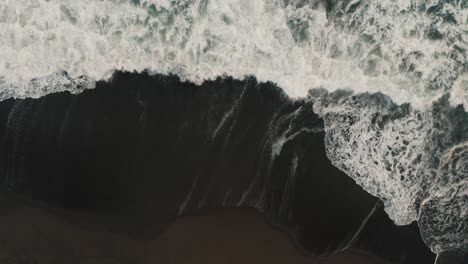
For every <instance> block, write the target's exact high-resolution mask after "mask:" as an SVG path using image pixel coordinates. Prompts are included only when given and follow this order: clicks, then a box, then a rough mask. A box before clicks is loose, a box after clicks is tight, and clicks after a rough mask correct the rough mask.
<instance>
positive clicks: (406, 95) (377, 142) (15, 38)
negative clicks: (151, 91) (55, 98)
mask: <svg viewBox="0 0 468 264" xmlns="http://www.w3.org/2000/svg"><path fill="white" fill-rule="evenodd" d="M0 36H2V37H1V38H0V100H3V99H6V98H10V97H16V98H25V97H35V98H37V97H41V96H43V95H46V94H49V93H54V92H59V91H69V92H72V93H79V92H81V91H83V90H85V89H92V88H93V87H94V86H95V82H96V81H99V80H108V79H109V78H111V76H112V73H113V72H114V71H115V70H123V71H137V72H142V71H145V72H148V73H154V74H156V73H158V74H161V73H162V74H175V75H177V76H179V77H180V78H181V79H182V80H185V81H190V82H194V83H197V84H201V83H202V82H203V81H205V80H209V79H214V78H217V77H218V76H232V77H234V78H238V79H243V78H246V77H247V76H255V77H256V78H257V79H258V80H260V81H271V82H274V83H276V84H277V85H278V86H279V87H281V88H282V89H283V90H284V91H285V92H286V93H287V94H288V95H289V96H291V97H293V98H307V100H313V101H314V111H315V112H316V113H318V114H319V115H320V116H321V117H322V118H323V119H324V120H325V127H326V138H325V144H326V149H327V156H328V158H329V159H330V160H331V161H332V163H333V164H334V165H335V166H336V167H338V168H339V169H341V170H342V171H344V172H346V173H347V174H348V175H349V176H350V177H351V178H353V179H354V180H355V181H356V183H357V184H359V185H360V186H361V187H362V188H363V189H364V190H366V191H367V192H369V193H371V194H372V195H374V196H376V197H378V198H380V199H381V200H382V201H383V202H384V205H385V210H386V212H387V214H388V215H389V216H390V218H391V219H392V220H393V221H394V222H395V223H396V224H398V225H407V224H410V223H411V222H413V221H418V224H419V226H420V228H421V233H422V236H423V239H424V240H425V242H426V244H427V245H428V246H429V247H430V248H431V250H432V251H434V252H435V253H438V254H439V253H442V252H444V251H451V250H462V251H465V252H466V251H468V141H467V140H468V115H467V114H466V112H465V108H466V107H468V1H466V0H383V1H371V0H309V1H307V0H258V1H250V0H179V1H175V0H172V1H171V0H159V1H158V0H99V1H98V0H83V1H72V0H16V1H13V0H3V1H1V2H0ZM273 147H274V146H273ZM311 162H312V161H311Z"/></svg>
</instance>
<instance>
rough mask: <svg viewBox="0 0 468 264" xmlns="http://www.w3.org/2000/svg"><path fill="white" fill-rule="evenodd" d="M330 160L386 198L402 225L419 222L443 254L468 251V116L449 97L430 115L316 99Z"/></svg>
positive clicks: (355, 100)
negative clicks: (323, 123)
mask: <svg viewBox="0 0 468 264" xmlns="http://www.w3.org/2000/svg"><path fill="white" fill-rule="evenodd" d="M312 100H315V103H314V112H316V113H318V114H319V115H320V116H321V117H322V118H323V119H324V122H325V132H326V134H325V146H326V151H327V156H328V157H329V159H330V160H331V162H332V163H333V164H334V165H335V166H336V167H337V168H339V169H340V170H342V171H344V172H345V173H346V174H347V175H349V176H350V177H351V178H352V179H354V180H355V182H356V183H357V184H359V185H360V186H361V187H362V188H363V189H364V190H365V191H367V192H369V193H370V194H372V195H374V196H376V197H378V198H380V199H381V200H382V201H383V203H384V205H385V211H386V212H387V214H388V215H389V217H390V218H391V219H392V220H393V221H394V222H395V223H396V224H398V225H407V224H410V223H411V222H413V221H418V223H419V226H420V230H421V234H422V237H423V239H424V241H425V242H426V244H427V245H428V246H429V247H430V248H431V250H432V251H433V252H435V253H437V254H440V253H442V252H445V251H454V250H455V251H458V250H461V251H463V252H467V251H468V237H467V234H468V233H467V232H468V226H467V224H468V189H467V187H468V171H467V166H468V154H467V153H468V143H467V142H468V133H467V132H468V126H467V124H468V115H467V114H466V112H464V110H463V109H460V108H453V107H451V106H450V104H449V102H448V98H447V97H446V98H445V99H441V100H439V101H438V102H436V103H434V105H433V106H432V107H431V108H430V109H428V110H425V111H421V110H417V109H414V108H412V107H411V106H410V105H409V104H405V105H397V104H395V103H393V102H392V101H391V99H390V98H389V97H387V96H384V95H382V94H360V95H354V94H353V93H351V92H349V91H336V92H333V93H329V94H327V93H323V92H320V91H317V92H315V93H314V92H312Z"/></svg>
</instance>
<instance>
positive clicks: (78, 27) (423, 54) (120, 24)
mask: <svg viewBox="0 0 468 264" xmlns="http://www.w3.org/2000/svg"><path fill="white" fill-rule="evenodd" d="M321 2H324V1H318V0H310V1H286V0H282V1H280V0H261V1H248V0H229V1H224V0H223V1H221V0H210V1H208V0H181V1H174V0H173V1H170V0H153V1H149V0H146V1H145V0H140V1H138V0H133V1H130V0H102V1H97V0H83V1H72V0H47V1H46V0H15V1H13V0H4V1H2V2H1V3H0V35H1V36H2V38H0V99H2V98H3V99H4V98H6V97H10V96H14V97H26V96H31V97H38V96H41V95H44V94H46V93H50V92H54V91H61V90H71V91H74V92H78V91H80V90H82V89H83V88H88V87H92V86H93V84H92V82H94V81H96V80H102V79H104V80H105V79H108V78H109V77H110V76H111V74H112V72H113V71H114V70H116V69H119V70H129V71H133V70H136V71H143V70H149V71H153V72H158V73H175V74H177V75H179V76H180V77H182V78H183V79H188V80H191V81H193V82H196V83H201V82H202V81H203V80H206V79H212V78H215V77H217V76H219V75H225V74H228V75H231V76H234V77H236V78H243V77H244V76H246V75H254V76H256V77H257V78H258V79H259V80H262V81H274V82H276V83H278V85H279V86H281V87H283V88H284V89H285V91H286V92H287V93H288V94H289V95H291V96H293V97H298V96H304V95H306V93H307V91H308V90H309V89H310V88H314V87H322V88H325V89H327V90H329V91H331V90H335V89H337V88H347V89H351V90H353V91H355V92H369V91H371V92H376V91H381V92H383V93H385V94H387V95H389V96H391V97H392V99H393V100H394V101H396V102H411V103H412V104H413V105H415V106H425V105H427V104H429V103H430V102H432V101H433V100H434V99H435V98H438V97H440V95H441V94H443V93H445V92H447V91H451V90H452V86H453V83H454V82H456V83H457V85H458V86H457V87H458V88H457V90H456V91H454V93H460V91H462V92H464V91H465V90H466V81H462V80H460V79H459V78H462V77H459V76H461V72H463V71H464V70H466V69H464V68H463V67H464V64H466V61H467V46H468V37H467V30H468V22H467V20H468V12H467V8H465V7H464V6H462V5H463V1H457V0H454V1H451V2H453V3H452V4H445V5H444V6H443V10H442V11H440V10H439V11H438V12H439V13H442V15H440V14H439V13H438V14H439V15H440V16H438V15H437V14H434V12H429V11H427V10H430V8H431V7H433V6H436V5H437V4H440V3H438V1H436V0H434V1H430V2H428V1H423V0H412V1H401V0H400V1H397V0H386V1H369V0H367V1H366V0H361V1H359V0H358V1H342V2H339V1H337V4H336V6H335V7H334V9H333V10H332V11H331V12H329V14H328V18H327V12H325V10H324V9H325V8H324V7H323V5H321V4H320V3H321ZM424 3H425V4H424ZM351 11H352V12H351ZM346 12H348V13H346ZM342 13H344V14H342ZM447 14H448V15H447ZM443 15H446V16H447V17H449V18H450V19H452V20H454V21H455V22H454V23H452V22H450V23H449V22H444V21H445V20H447V19H446V18H444V17H443ZM444 19H445V20H444ZM431 34H432V35H435V36H436V37H432V38H431V37H428V36H429V35H431ZM439 35H440V36H442V37H437V36H439ZM465 66H466V65H465ZM64 71H66V72H67V73H68V76H69V77H66V78H64V77H63V76H60V73H61V72H64ZM80 76H87V78H89V80H88V81H89V83H90V84H88V85H84V86H79V85H74V86H73V85H70V86H66V87H65V88H64V87H63V86H62V85H61V83H62V81H63V79H69V78H71V79H76V78H78V77H80ZM44 79H45V80H47V82H41V81H39V82H36V85H30V83H31V81H33V80H44ZM54 80H55V82H56V83H58V85H55V84H53V83H54ZM51 83H52V85H50V84H51ZM51 87H53V88H51ZM457 99H458V101H456V102H457V103H466V100H465V98H464V96H462V97H457Z"/></svg>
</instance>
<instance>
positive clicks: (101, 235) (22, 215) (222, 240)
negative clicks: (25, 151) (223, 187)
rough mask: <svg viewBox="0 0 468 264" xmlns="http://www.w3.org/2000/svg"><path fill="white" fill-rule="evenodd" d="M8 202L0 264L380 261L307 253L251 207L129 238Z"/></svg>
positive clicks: (0, 233)
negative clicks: (146, 237)
mask: <svg viewBox="0 0 468 264" xmlns="http://www.w3.org/2000/svg"><path fill="white" fill-rule="evenodd" d="M10 202H11V201H10ZM10 202H9V201H7V200H3V201H2V203H3V204H2V205H1V206H0V209H1V211H0V263H1V264H65V263H66V264H75V263H77V264H78V263H79V264H118V263H119V264H120V263H122V264H124V263H125V264H127V263H128V264H150V263H151V264H153V263H157V264H165V263H168V264H179V263H190V264H196V263H200V264H201V263H203V264H210V263H213V264H214V263H216V264H221V263H226V264H229V263H244V264H248V263H252V264H253V263H255V264H259V263H278V264H279V263H281V264H283V263H290V264H295V263H311V264H312V263H313V264H315V263H321V264H341V263H356V264H359V263H363V264H364V263H373V264H380V263H385V262H382V261H381V260H379V259H377V258H374V257H371V256H367V255H365V254H360V253H357V252H351V251H350V252H344V253H341V254H339V255H336V256H333V257H327V258H317V257H311V256H306V255H305V254H303V253H302V252H301V251H300V250H298V249H297V248H296V247H295V246H294V245H293V243H292V240H291V239H290V238H289V236H288V235H287V234H286V233H285V232H283V231H281V230H279V229H277V228H274V227H273V226H271V225H270V224H268V223H267V222H266V221H265V219H264V217H263V215H262V214H260V213H258V212H256V211H255V210H253V209H221V210H208V211H204V212H199V213H197V214H193V215H187V216H183V217H179V218H178V219H177V220H176V221H175V222H174V223H173V224H170V225H168V226H166V227H165V228H164V231H163V232H162V233H160V234H159V235H158V236H157V237H156V239H151V240H134V239H130V238H129V237H127V236H124V235H117V234H115V233H112V232H106V231H102V229H99V228H96V227H90V226H89V224H87V223H85V224H84V223H81V224H76V223H71V222H70V221H69V220H67V217H62V216H58V215H57V214H56V212H52V211H51V210H48V209H43V208H38V207H36V206H29V205H22V206H17V205H15V206H12V205H11V204H10ZM99 230H101V231H99Z"/></svg>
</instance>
